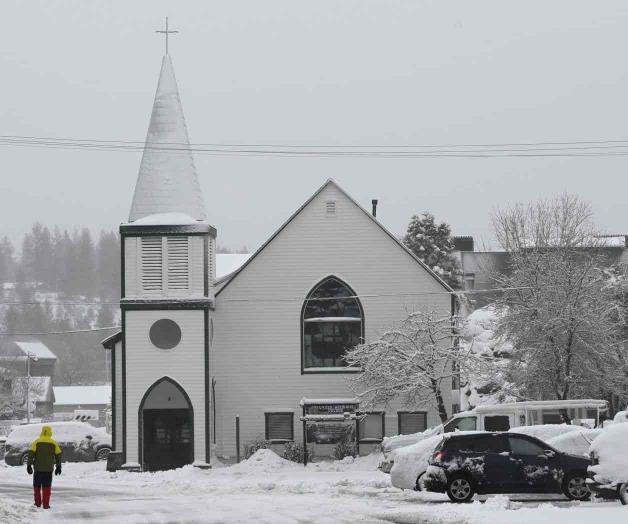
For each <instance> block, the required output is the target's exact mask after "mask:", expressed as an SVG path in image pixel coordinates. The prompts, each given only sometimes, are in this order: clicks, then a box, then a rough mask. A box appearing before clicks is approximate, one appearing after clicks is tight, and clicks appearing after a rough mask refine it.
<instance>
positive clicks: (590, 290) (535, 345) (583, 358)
mask: <svg viewBox="0 0 628 524" xmlns="http://www.w3.org/2000/svg"><path fill="white" fill-rule="evenodd" d="M492 218H493V225H494V228H495V233H496V236H497V238H498V240H499V241H500V243H501V245H502V247H503V248H504V249H506V250H507V251H508V252H509V253H510V257H509V268H508V271H507V274H500V275H497V276H496V280H497V283H498V285H499V287H502V288H504V289H505V291H504V292H503V294H502V295H501V297H500V298H499V299H498V300H497V307H498V308H500V309H501V311H502V315H501V317H500V321H499V325H498V329H497V333H498V335H503V336H505V337H506V338H507V339H508V340H510V341H511V342H512V343H513V345H514V351H513V359H512V361H511V362H512V367H511V374H510V378H511V380H513V381H514V383H516V384H518V385H520V386H522V387H523V390H525V391H527V393H528V395H529V396H531V397H533V398H556V399H569V398H574V397H578V396H583V395H590V394H595V393H599V392H600V391H601V390H602V389H603V388H604V387H615V386H616V385H617V384H618V383H620V382H621V380H620V379H619V377H618V376H617V375H618V374H621V373H624V372H625V370H626V352H625V345H624V341H623V326H624V307H623V301H622V300H621V298H620V297H619V295H618V293H617V290H616V287H614V286H613V285H612V278H611V275H610V272H609V270H608V268H609V264H610V262H611V261H610V260H609V256H608V253H607V250H606V249H605V240H604V239H603V238H601V237H600V236H599V235H598V234H597V233H596V230H595V227H594V225H593V221H592V214H591V209H590V207H589V206H588V205H587V204H586V203H584V202H582V201H581V200H579V198H578V197H576V196H572V195H561V196H559V197H558V198H555V199H552V200H542V201H539V202H537V203H535V204H532V205H529V206H523V205H516V206H514V207H512V208H510V209H504V210H501V211H498V212H496V213H495V214H494V215H493V217H492ZM625 376H626V375H624V380H625Z"/></svg>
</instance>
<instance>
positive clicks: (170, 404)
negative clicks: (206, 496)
mask: <svg viewBox="0 0 628 524" xmlns="http://www.w3.org/2000/svg"><path fill="white" fill-rule="evenodd" d="M138 420H139V426H140V427H139V436H140V443H139V444H140V445H139V457H140V464H141V465H142V469H143V470H144V471H159V470H164V469H175V468H180V467H181V466H185V465H186V464H191V463H192V462H194V410H193V408H192V403H191V402H190V398H189V397H188V395H187V393H186V392H185V390H184V389H183V388H182V387H181V386H180V385H179V384H178V383H177V382H175V381H174V380H172V379H171V378H168V377H164V378H162V379H161V380H158V381H157V382H155V383H154V384H153V385H152V386H151V387H150V388H148V390H147V391H146V394H145V395H144V398H143V399H142V402H141V403H140V408H139V413H138Z"/></svg>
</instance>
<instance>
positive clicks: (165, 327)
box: [148, 318, 181, 349]
mask: <svg viewBox="0 0 628 524" xmlns="http://www.w3.org/2000/svg"><path fill="white" fill-rule="evenodd" d="M148 336H149V337H150V341H151V342H152V343H153V344H154V345H155V346H157V347H158V348H159V349H172V348H173V347H175V346H176V345H177V344H178V343H179V342H181V328H180V327H179V325H178V324H177V323H176V322H175V321H174V320H170V319H169V318H162V319H161V320H158V321H157V322H155V323H154V324H153V325H152V326H151V327H150V331H149V333H148Z"/></svg>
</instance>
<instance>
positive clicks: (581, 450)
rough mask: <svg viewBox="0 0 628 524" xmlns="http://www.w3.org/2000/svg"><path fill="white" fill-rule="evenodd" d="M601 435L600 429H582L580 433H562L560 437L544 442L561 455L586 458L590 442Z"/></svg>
mask: <svg viewBox="0 0 628 524" xmlns="http://www.w3.org/2000/svg"><path fill="white" fill-rule="evenodd" d="M601 433H602V429H601V428H598V429H588V428H582V429H580V431H572V432H570V433H563V434H562V435H558V436H556V437H553V438H550V439H546V440H545V442H547V443H548V444H549V445H550V446H552V447H553V448H555V449H557V450H558V451H560V452H562V453H569V454H570V455H582V456H583V457H588V456H589V448H590V447H591V442H593V441H594V440H595V439H596V438H597V437H598V436H599V435H600V434H601Z"/></svg>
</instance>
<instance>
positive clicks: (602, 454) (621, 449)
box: [587, 424, 628, 504]
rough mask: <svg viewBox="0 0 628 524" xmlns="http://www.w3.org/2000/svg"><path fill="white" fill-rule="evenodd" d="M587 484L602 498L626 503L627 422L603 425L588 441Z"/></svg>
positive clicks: (627, 483)
mask: <svg viewBox="0 0 628 524" xmlns="http://www.w3.org/2000/svg"><path fill="white" fill-rule="evenodd" d="M590 455H591V466H590V467H589V478H588V479H587V485H588V486H589V489H591V491H592V492H594V493H595V494H596V495H597V496H600V497H603V498H611V499H613V498H619V500H621V503H622V504H628V424H612V425H611V426H609V427H607V428H604V429H603V430H602V432H601V434H600V435H599V436H598V437H597V438H596V439H595V440H594V441H593V442H592V443H591V448H590Z"/></svg>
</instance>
